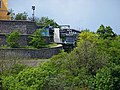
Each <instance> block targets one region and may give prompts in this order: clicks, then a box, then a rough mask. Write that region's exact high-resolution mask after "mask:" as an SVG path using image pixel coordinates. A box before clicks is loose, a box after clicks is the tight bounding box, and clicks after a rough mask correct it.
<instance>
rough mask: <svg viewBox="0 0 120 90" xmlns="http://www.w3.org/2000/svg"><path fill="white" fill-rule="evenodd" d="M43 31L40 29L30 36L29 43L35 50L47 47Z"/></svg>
mask: <svg viewBox="0 0 120 90" xmlns="http://www.w3.org/2000/svg"><path fill="white" fill-rule="evenodd" d="M42 31H43V29H38V30H36V32H34V34H33V35H31V36H30V38H31V41H30V42H29V43H30V45H32V46H33V47H34V48H40V47H44V46H45V41H44V37H43V34H42Z"/></svg>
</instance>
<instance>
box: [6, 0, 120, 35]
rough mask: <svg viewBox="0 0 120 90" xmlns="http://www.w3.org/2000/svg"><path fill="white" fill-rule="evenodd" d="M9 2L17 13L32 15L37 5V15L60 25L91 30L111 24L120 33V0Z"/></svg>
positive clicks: (10, 0) (26, 0) (25, 0)
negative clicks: (33, 6)
mask: <svg viewBox="0 0 120 90" xmlns="http://www.w3.org/2000/svg"><path fill="white" fill-rule="evenodd" d="M8 4H9V9H11V8H12V9H13V10H14V12H15V13H18V12H24V11H25V12H27V13H28V15H29V16H32V9H31V6H32V5H35V6H36V10H35V16H36V17H39V18H40V17H42V16H47V17H49V18H51V19H54V20H55V21H56V22H57V23H58V24H60V25H63V24H69V25H71V28H75V29H85V28H88V29H90V30H91V31H96V30H97V29H98V27H99V26H100V25H101V24H103V25H105V26H106V25H109V26H111V27H112V28H113V30H114V32H115V33H117V34H120V0H8Z"/></svg>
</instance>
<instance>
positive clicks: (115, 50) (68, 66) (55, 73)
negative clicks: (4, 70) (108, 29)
mask: <svg viewBox="0 0 120 90" xmlns="http://www.w3.org/2000/svg"><path fill="white" fill-rule="evenodd" d="M105 37H106V36H105ZM18 68H19V67H18ZM17 70H18V72H17V73H14V74H9V75H3V76H2V88H4V89H5V90H119V88H120V36H119V35H116V36H115V37H111V36H110V38H109V36H107V38H104V35H101V33H93V32H89V31H88V30H85V31H82V33H81V34H80V35H79V37H78V41H77V47H76V48H75V49H74V50H73V51H72V52H71V53H66V52H61V53H60V54H59V55H56V56H53V57H52V58H51V59H50V61H48V62H45V63H42V64H40V65H39V66H38V67H35V68H33V67H32V68H25V69H23V70H21V69H20V71H19V69H17Z"/></svg>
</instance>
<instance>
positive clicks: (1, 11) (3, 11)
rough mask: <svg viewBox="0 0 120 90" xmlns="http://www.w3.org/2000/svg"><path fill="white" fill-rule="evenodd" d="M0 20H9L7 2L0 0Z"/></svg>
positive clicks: (6, 0)
mask: <svg viewBox="0 0 120 90" xmlns="http://www.w3.org/2000/svg"><path fill="white" fill-rule="evenodd" d="M0 20H10V15H9V13H8V0H0Z"/></svg>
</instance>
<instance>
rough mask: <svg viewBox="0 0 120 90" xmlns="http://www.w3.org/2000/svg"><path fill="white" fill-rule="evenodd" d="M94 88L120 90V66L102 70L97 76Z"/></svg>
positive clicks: (96, 89) (97, 89)
mask: <svg viewBox="0 0 120 90" xmlns="http://www.w3.org/2000/svg"><path fill="white" fill-rule="evenodd" d="M92 83H93V86H94V89H95V90H119V89H120V66H119V65H114V66H112V67H104V68H102V69H101V70H100V71H99V72H98V73H97V74H96V76H95V78H94V82H92Z"/></svg>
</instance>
